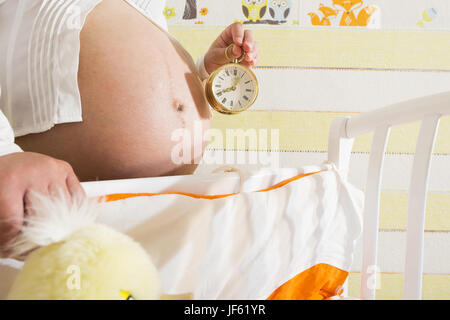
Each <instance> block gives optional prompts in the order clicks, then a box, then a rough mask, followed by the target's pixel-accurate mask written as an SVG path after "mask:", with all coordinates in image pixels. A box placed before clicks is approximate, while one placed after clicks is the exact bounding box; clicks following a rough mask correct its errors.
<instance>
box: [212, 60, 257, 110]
mask: <svg viewBox="0 0 450 320" xmlns="http://www.w3.org/2000/svg"><path fill="white" fill-rule="evenodd" d="M212 86H213V92H214V97H215V98H216V100H217V101H218V102H220V104H221V105H222V106H224V107H225V108H226V109H228V110H230V111H240V110H243V109H246V108H247V107H248V106H249V105H251V104H252V103H253V102H254V101H255V99H256V95H257V81H256V78H255V77H254V75H253V74H252V73H251V72H249V71H248V70H247V69H245V68H243V67H241V66H240V65H238V64H231V65H227V66H226V67H225V68H223V69H222V70H221V71H220V72H219V73H218V74H217V76H216V77H215V79H214V82H213V84H212Z"/></svg>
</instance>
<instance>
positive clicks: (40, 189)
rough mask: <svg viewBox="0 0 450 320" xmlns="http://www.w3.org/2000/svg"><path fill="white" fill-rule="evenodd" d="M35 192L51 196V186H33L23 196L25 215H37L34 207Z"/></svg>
mask: <svg viewBox="0 0 450 320" xmlns="http://www.w3.org/2000/svg"><path fill="white" fill-rule="evenodd" d="M35 194H39V195H41V196H44V197H48V196H49V186H48V185H47V186H33V187H30V188H29V189H28V190H27V191H26V192H25V195H24V197H23V203H24V213H25V217H27V216H33V215H36V214H37V212H36V211H35V209H34V206H33V202H35V201H36V200H35Z"/></svg>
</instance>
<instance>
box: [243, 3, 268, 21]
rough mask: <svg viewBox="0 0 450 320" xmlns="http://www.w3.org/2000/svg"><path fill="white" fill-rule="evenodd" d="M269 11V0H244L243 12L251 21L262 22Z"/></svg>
mask: <svg viewBox="0 0 450 320" xmlns="http://www.w3.org/2000/svg"><path fill="white" fill-rule="evenodd" d="M266 11H267V0H242V12H243V13H244V16H245V17H246V18H247V19H248V21H249V22H250V23H262V21H261V19H262V18H263V17H264V15H265V14H266Z"/></svg>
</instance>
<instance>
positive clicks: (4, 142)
mask: <svg viewBox="0 0 450 320" xmlns="http://www.w3.org/2000/svg"><path fill="white" fill-rule="evenodd" d="M1 94H2V92H1V87H0V96H1ZM14 152H22V149H20V147H19V146H18V145H17V144H15V143H14V131H13V129H12V128H11V126H10V124H9V122H8V119H7V118H6V117H5V115H4V114H3V112H2V111H1V109H0V157H1V156H4V155H6V154H9V153H14Z"/></svg>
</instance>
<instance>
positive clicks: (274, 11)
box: [269, 0, 292, 23]
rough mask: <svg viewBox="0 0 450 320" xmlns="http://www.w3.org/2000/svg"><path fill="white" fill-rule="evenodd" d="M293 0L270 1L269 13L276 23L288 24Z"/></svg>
mask: <svg viewBox="0 0 450 320" xmlns="http://www.w3.org/2000/svg"><path fill="white" fill-rule="evenodd" d="M291 2H292V1H291V0H269V13H270V16H271V17H272V19H273V21H275V22H276V23H284V22H286V19H287V17H288V16H289V12H290V10H291V4H292V3H291Z"/></svg>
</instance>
